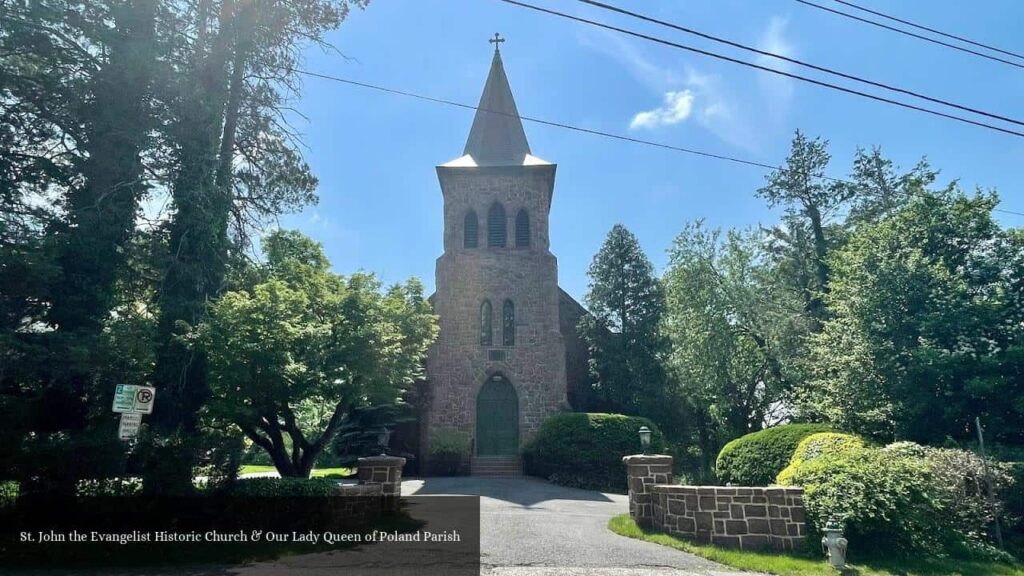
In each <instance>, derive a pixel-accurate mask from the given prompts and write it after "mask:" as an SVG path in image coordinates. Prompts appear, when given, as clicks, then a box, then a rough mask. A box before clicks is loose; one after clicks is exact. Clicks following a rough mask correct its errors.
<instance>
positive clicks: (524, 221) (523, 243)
mask: <svg viewBox="0 0 1024 576" xmlns="http://www.w3.org/2000/svg"><path fill="white" fill-rule="evenodd" d="M529 246H530V215H529V214H527V213H526V208H523V209H522V210H520V211H519V213H518V214H516V248H527V247H529Z"/></svg>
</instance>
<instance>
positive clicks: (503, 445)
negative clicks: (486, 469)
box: [476, 375, 519, 456]
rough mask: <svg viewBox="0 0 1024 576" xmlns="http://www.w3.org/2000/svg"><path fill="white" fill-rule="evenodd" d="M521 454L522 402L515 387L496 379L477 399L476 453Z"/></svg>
mask: <svg viewBox="0 0 1024 576" xmlns="http://www.w3.org/2000/svg"><path fill="white" fill-rule="evenodd" d="M518 452H519V399H518V398H517V397H516V390H515V388H513V387H512V383H511V382H509V381H508V379H507V378H505V377H504V376H501V375H495V376H492V377H491V378H489V379H488V380H487V381H486V382H484V385H483V386H481V387H480V393H479V394H477V397H476V453H477V455H478V456H504V455H515V454H517V453H518Z"/></svg>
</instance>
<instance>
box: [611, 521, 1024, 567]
mask: <svg viewBox="0 0 1024 576" xmlns="http://www.w3.org/2000/svg"><path fill="white" fill-rule="evenodd" d="M608 528H609V529H610V530H611V531H612V532H615V533H616V534H620V535H622V536H628V537H629V538H637V539H639V540H646V541H648V542H654V543H655V544H661V545H662V546H669V547H671V548H676V549H678V550H682V551H684V552H689V553H690V554H693V555H695V556H700V557H702V558H707V559H708V560H712V561H714V562H718V563H720V564H725V565H726V566H731V567H733V568H738V569H740V570H750V571H756V572H765V573H768V574H778V575H779V576H836V575H837V574H839V573H838V572H837V571H836V570H834V569H833V568H832V567H831V566H829V565H828V563H827V562H826V561H825V560H823V559H818V558H809V557H806V556H800V555H789V554H776V553H769V552H749V551H742V550H727V549H724V548H716V547H714V546H709V545H704V544H694V543H692V542H689V541H687V540H683V539H681V538H676V537H675V536H669V535H668V534H662V533H660V532H654V531H650V530H644V529H642V528H640V527H639V526H637V525H636V523H635V522H633V519H632V518H631V517H630V516H629V514H620V515H619V516H616V517H614V518H612V519H611V520H610V521H609V522H608ZM853 544H855V543H853ZM851 568H852V570H851V571H849V572H847V574H851V575H859V576H1024V566H1021V565H1019V564H1018V565H1013V566H1011V565H1008V564H1000V563H995V562H979V561H962V560H934V561H929V560H904V561H896V560H878V561H874V560H872V561H865V562H859V563H857V564H854V565H851Z"/></svg>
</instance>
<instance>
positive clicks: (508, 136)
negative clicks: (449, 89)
mask: <svg viewBox="0 0 1024 576" xmlns="http://www.w3.org/2000/svg"><path fill="white" fill-rule="evenodd" d="M462 153H463V156H461V157H459V158H456V159H455V160H452V161H451V162H448V163H447V164H444V166H446V167H452V168H455V167H475V166H536V165H544V164H550V163H549V162H547V161H545V160H542V159H540V158H537V157H536V156H533V155H532V154H530V144H529V142H527V141H526V132H525V131H524V130H523V123H522V121H521V120H520V119H519V110H518V109H517V108H516V101H515V99H514V98H513V97H512V88H511V87H510V86H509V83H508V77H507V76H505V67H504V66H503V65H502V62H501V53H500V52H499V51H497V50H495V51H494V58H493V59H492V60H491V71H490V73H489V74H488V75H487V83H486V84H485V85H484V92H483V94H482V95H481V96H480V104H479V105H478V106H477V111H476V116H475V117H474V118H473V127H472V128H471V129H470V130H469V138H467V139H466V148H465V150H463V152H462Z"/></svg>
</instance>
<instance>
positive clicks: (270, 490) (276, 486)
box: [231, 478, 341, 498]
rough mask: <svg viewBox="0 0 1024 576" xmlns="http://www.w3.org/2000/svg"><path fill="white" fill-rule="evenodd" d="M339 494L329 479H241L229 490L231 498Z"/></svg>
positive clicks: (336, 484)
mask: <svg viewBox="0 0 1024 576" xmlns="http://www.w3.org/2000/svg"><path fill="white" fill-rule="evenodd" d="M339 494H341V488H340V487H339V485H338V482H337V481H336V480H332V479H330V478H242V479H240V480H238V481H237V482H235V484H234V486H232V488H231V495H232V496H243V497H283V498H291V497H325V496H336V495H339Z"/></svg>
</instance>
